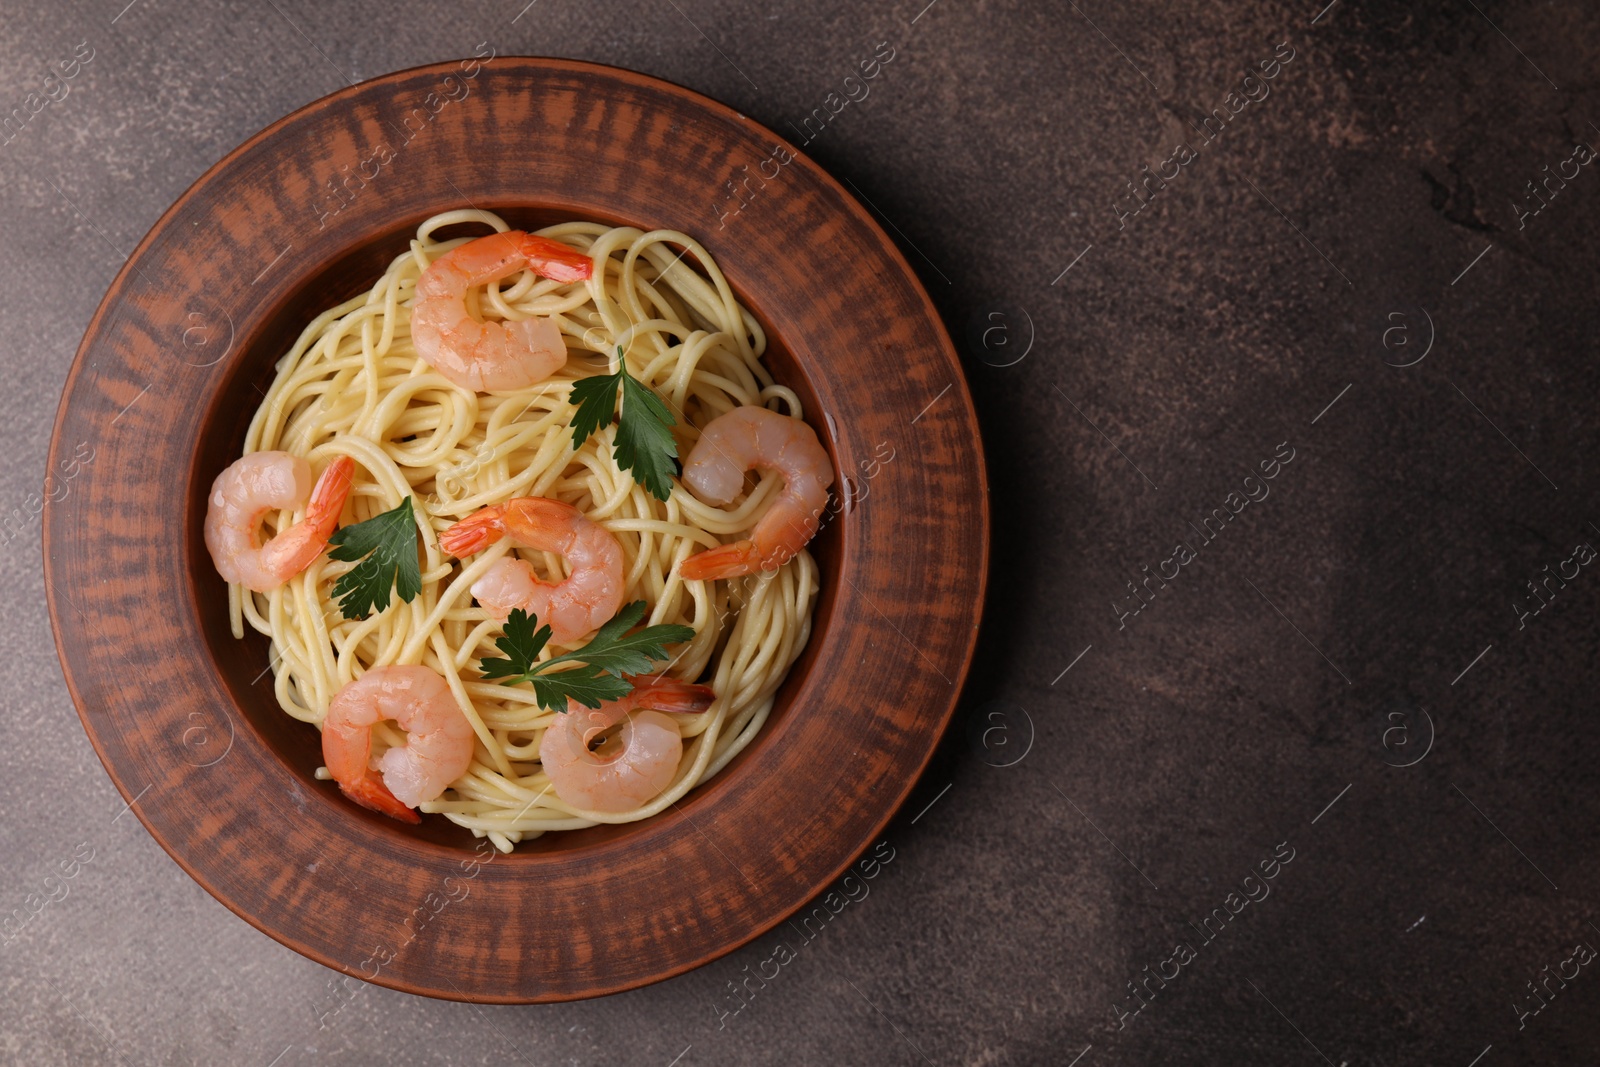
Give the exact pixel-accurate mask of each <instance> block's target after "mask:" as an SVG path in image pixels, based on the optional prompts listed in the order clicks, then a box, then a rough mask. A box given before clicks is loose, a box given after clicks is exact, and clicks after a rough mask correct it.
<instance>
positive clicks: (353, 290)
mask: <svg viewBox="0 0 1600 1067" xmlns="http://www.w3.org/2000/svg"><path fill="white" fill-rule="evenodd" d="M480 206H484V207H487V208H488V209H489V210H492V211H494V212H496V213H497V214H499V215H500V216H501V217H502V218H504V219H505V220H506V221H507V222H509V223H511V225H512V226H515V227H518V228H522V229H529V230H532V229H538V228H540V227H543V226H549V225H553V224H555V223H557V222H562V221H568V220H570V218H571V215H570V213H569V212H564V211H557V210H553V209H549V208H540V207H539V206H537V205H529V204H515V203H502V204H496V203H491V204H484V205H480ZM427 217H428V216H427V215H417V216H413V217H409V218H397V219H396V220H395V221H394V224H393V225H392V226H391V227H389V228H388V229H385V230H382V231H380V232H373V233H370V234H368V235H366V236H365V237H364V238H363V239H362V240H360V241H359V242H357V243H355V244H353V245H352V246H351V247H349V248H348V249H347V250H345V251H344V253H343V254H342V255H338V256H334V257H330V258H329V259H327V260H325V261H324V262H322V263H320V264H317V265H315V266H314V267H313V268H312V269H310V270H307V271H306V272H305V273H304V274H303V275H301V276H300V277H299V278H298V280H297V282H296V283H295V284H294V285H293V286H292V287H291V288H290V289H289V290H288V291H287V292H286V293H285V295H284V296H283V297H282V298H281V299H280V300H279V301H278V303H277V304H276V305H275V306H273V307H272V308H271V309H269V311H268V312H267V313H266V314H265V315H264V316H262V318H261V320H260V321H261V325H260V326H259V327H258V328H255V329H253V330H247V331H246V332H244V333H241V334H240V335H239V336H238V337H237V338H235V341H236V344H237V350H236V351H234V352H233V353H232V354H231V355H230V357H229V361H228V363H227V365H226V366H225V367H223V368H222V369H221V373H222V381H221V386H220V389H219V390H218V392H217V393H216V398H215V400H214V402H213V403H212V404H211V406H210V407H209V408H208V409H207V410H206V411H204V412H203V413H201V424H200V431H199V435H198V441H197V446H196V451H195V456H194V461H193V464H192V467H191V470H192V476H191V479H190V482H189V490H188V519H189V521H188V523H187V524H186V538H185V548H186V556H187V561H188V580H189V585H190V590H191V602H192V604H193V607H194V610H195V611H196V613H197V615H198V622H199V630H200V632H201V633H202V634H204V635H205V641H206V645H207V650H208V652H209V654H210V656H211V659H212V661H213V663H214V664H215V666H216V669H217V671H218V673H219V674H220V676H221V678H222V680H223V682H224V684H225V685H226V687H227V690H228V692H229V693H230V694H231V696H232V699H233V703H234V705H235V708H236V709H237V711H238V712H239V715H238V716H237V719H238V720H239V721H240V723H241V727H240V728H242V729H247V730H252V731H254V732H255V734H256V735H257V736H258V737H259V738H260V740H261V741H262V742H264V743H265V745H266V746H267V747H268V748H270V749H271V750H272V751H273V752H274V753H276V754H277V756H278V758H279V759H281V760H282V761H283V763H284V765H285V766H286V767H287V768H288V769H289V770H290V772H291V773H293V774H294V775H296V776H297V777H299V778H300V780H301V781H302V782H303V783H304V786H305V790H306V792H307V793H309V794H311V795H313V796H315V797H318V798H320V799H321V800H322V801H324V802H326V803H328V804H330V805H333V806H334V807H335V808H337V809H338V810H339V811H340V812H342V814H343V816H344V817H346V818H350V819H360V820H365V822H366V824H367V829H366V832H368V833H379V834H388V835H394V836H399V837H405V838H410V839H413V840H422V841H428V842H432V843H434V844H437V845H440V846H444V847H447V848H452V849H460V850H463V851H466V850H470V849H471V848H472V846H473V844H474V841H475V839H474V838H473V836H472V834H471V833H470V832H469V831H467V830H465V829H463V828H461V827H459V826H456V825H455V824H454V823H452V822H450V821H449V820H447V819H445V818H444V817H443V816H441V815H428V816H425V817H424V818H423V820H422V824H421V825H420V826H415V827H413V826H407V825H405V824H402V823H400V822H397V821H396V820H393V819H389V818H386V817H384V816H381V815H377V814H375V813H372V812H369V811H367V810H366V809H364V808H361V807H358V806H357V805H355V804H353V803H350V802H349V801H346V800H345V799H344V798H343V797H342V796H341V795H340V794H339V792H338V789H337V787H336V786H335V785H334V784H333V783H332V782H319V781H317V780H316V778H315V775H314V772H315V771H316V769H317V767H319V766H320V765H321V764H322V748H321V734H320V733H319V732H318V731H317V729H316V728H315V727H313V726H310V725H307V724H305V723H302V722H299V721H298V720H296V719H293V718H291V717H290V716H289V715H287V714H286V713H285V712H284V711H283V709H282V708H280V707H279V706H278V702H277V699H276V697H275V696H274V695H273V690H272V682H271V676H270V674H265V675H264V674H263V670H264V669H265V668H266V666H267V664H268V662H269V656H268V643H267V639H266V638H265V637H264V636H262V635H260V634H258V633H256V632H255V631H253V630H251V629H249V628H248V627H247V628H246V633H245V637H244V639H243V640H238V641H236V640H234V638H233V635H232V633H231V632H230V630H229V627H228V596H227V586H226V585H225V584H224V583H223V581H222V579H221V577H219V576H218V574H217V573H216V570H215V568H214V567H213V566H212V563H211V558H210V555H209V554H208V553H207V551H206V548H205V544H204V541H203V539H202V535H201V528H202V523H203V521H204V517H205V509H206V495H207V492H208V491H209V489H210V486H211V483H212V481H213V479H215V478H216V476H217V475H218V474H219V473H220V472H221V471H222V469H223V468H224V467H226V466H227V465H228V464H229V463H231V462H232V461H233V460H234V459H236V458H238V456H239V452H240V449H241V448H242V447H243V446H244V435H245V430H246V428H247V427H248V425H249V422H250V416H251V415H252V414H253V413H254V412H255V410H256V408H257V407H258V406H259V404H260V403H261V400H262V399H263V397H264V396H265V392H266V388H267V386H268V385H269V384H270V382H271V380H272V377H273V374H274V369H273V368H274V364H276V362H277V361H278V359H279V358H280V357H281V356H282V355H283V354H284V353H285V352H287V351H288V350H289V347H290V346H291V345H292V344H293V343H294V341H295V339H296V338H297V337H298V336H299V334H300V332H301V331H302V330H303V329H304V328H305V326H306V324H307V323H309V322H310V321H311V320H312V319H314V318H315V317H316V316H317V315H319V314H320V313H322V312H323V311H325V310H326V309H327V308H329V307H332V306H334V305H335V304H338V303H340V302H342V301H344V300H348V299H350V298H351V297H353V296H355V295H357V294H358V293H361V292H364V291H365V290H367V289H369V288H370V287H371V286H372V283H373V282H374V281H375V280H376V279H377V278H378V276H379V275H381V274H382V273H383V271H384V270H385V269H386V268H387V267H388V265H389V263H390V262H391V261H392V260H393V259H394V258H395V257H396V256H398V255H399V254H401V253H402V252H403V251H405V249H406V247H407V244H408V242H409V240H410V239H411V237H412V236H413V235H414V234H415V233H416V229H417V226H418V225H420V224H421V223H422V222H423V221H424V219H426V218H427ZM590 220H591V221H596V222H602V223H605V224H607V225H632V226H639V227H640V228H641V229H646V230H648V229H651V228H652V226H651V224H650V223H649V222H648V221H647V220H643V221H642V220H635V219H621V218H603V217H594V216H592V215H591V216H590ZM468 232H474V231H473V230H471V229H463V230H462V231H461V233H462V234H466V233H468ZM476 232H482V231H481V229H478V230H476ZM445 233H446V236H454V235H455V231H454V230H450V231H445ZM685 260H686V261H687V262H690V263H693V257H692V256H687V255H686V256H685ZM728 281H729V284H730V285H731V286H732V287H733V289H734V292H735V293H736V294H737V296H738V297H739V300H740V301H741V302H742V303H743V304H744V306H745V307H746V308H748V309H749V310H750V311H751V313H752V314H753V315H755V317H756V318H757V320H758V321H760V323H761V325H762V328H763V329H764V330H766V333H767V351H766V354H765V356H764V357H763V358H764V360H765V362H766V364H767V366H768V368H769V370H770V371H771V373H772V375H773V377H774V378H775V379H776V380H777V381H779V382H781V383H782V384H784V385H786V386H788V387H789V388H791V389H793V390H794V391H795V392H796V393H797V394H799V396H800V399H801V402H802V403H803V404H804V405H805V410H806V415H807V420H806V421H807V422H809V423H810V424H811V426H812V427H813V429H815V430H816V431H817V435H818V437H819V438H820V439H821V441H822V443H823V446H824V447H825V448H827V450H828V452H829V454H830V455H831V456H833V457H834V464H835V485H834V489H835V491H837V492H839V493H844V492H845V490H844V484H845V483H844V482H843V480H842V479H841V478H840V477H839V474H840V472H839V470H838V459H837V457H838V455H839V450H838V443H837V442H836V441H835V440H834V435H833V432H832V428H831V427H830V426H829V425H828V424H827V420H826V419H823V418H821V417H820V414H821V407H820V405H819V403H818V400H817V394H816V391H815V389H814V387H813V384H812V382H811V380H810V379H809V378H808V376H807V370H806V368H805V367H804V366H803V365H802V364H801V363H800V361H798V360H797V359H796V358H795V356H794V352H793V351H792V349H791V348H790V347H789V345H788V344H786V343H785V339H784V338H783V337H781V336H779V335H778V334H776V333H774V332H773V330H772V329H771V323H770V322H769V321H768V319H767V317H766V315H765V314H764V313H763V311H762V307H761V301H760V298H759V295H758V294H757V293H755V292H753V291H751V290H750V289H749V288H747V287H745V286H743V285H741V284H740V279H739V278H737V277H734V276H729V279H728ZM847 521H849V515H848V510H846V511H845V512H844V513H842V514H840V515H839V517H838V519H837V520H836V521H833V522H825V523H824V524H823V526H822V529H821V531H820V532H819V533H818V535H817V536H816V537H815V538H814V539H813V540H812V542H811V544H810V545H809V546H808V548H809V549H810V551H811V553H812V554H813V556H815V557H816V560H817V564H818V567H819V569H820V572H821V577H820V584H821V588H820V589H819V591H818V596H817V601H816V605H815V608H814V612H813V616H812V633H811V638H810V640H809V641H808V642H807V644H806V648H805V650H804V651H803V652H802V654H801V656H800V658H799V659H798V660H797V661H796V662H795V664H794V666H793V667H792V668H791V669H790V671H789V675H788V677H787V678H786V679H785V681H784V683H783V685H782V686H781V687H780V689H779V691H778V693H777V696H776V699H775V702H774V706H773V709H772V713H771V715H770V716H769V719H768V721H767V723H766V724H765V725H764V726H763V727H762V730H761V733H760V734H759V735H758V736H757V737H756V738H755V739H754V740H753V741H752V742H751V744H750V745H749V746H748V747H747V748H746V749H745V750H744V751H743V752H741V753H740V754H739V755H738V756H737V757H735V758H734V759H733V760H732V761H731V762H730V763H729V765H728V766H726V767H724V768H723V769H722V771H721V773H719V774H718V775H717V776H716V777H715V778H713V779H712V780H711V781H710V782H708V783H706V784H705V785H702V786H700V787H698V788H696V789H694V790H691V791H690V792H689V793H688V795H687V796H685V797H684V799H683V800H682V801H681V802H680V806H681V807H684V808H687V809H689V810H690V811H691V812H692V811H693V810H695V809H696V808H699V807H701V806H704V805H710V804H714V803H715V802H716V798H717V795H718V793H719V791H720V787H721V786H722V785H723V784H724V783H726V782H728V781H729V780H731V779H732V778H733V777H735V776H736V775H738V774H739V772H740V769H741V767H742V766H743V764H744V763H745V762H746V761H747V760H749V759H750V758H751V757H752V756H753V755H754V754H755V753H756V752H757V751H759V750H760V749H761V748H762V747H763V746H764V745H765V744H766V743H767V740H768V739H769V738H770V737H772V736H773V734H774V733H775V732H777V729H778V727H779V725H780V724H781V723H782V722H783V720H784V719H785V717H787V716H788V715H790V714H792V713H793V712H792V711H791V705H792V704H793V702H794V697H795V694H796V693H797V692H798V691H799V688H800V686H799V683H800V681H801V679H802V678H804V677H805V675H806V673H807V672H808V671H809V670H810V669H811V666H812V662H813V659H814V655H815V650H816V649H817V648H819V647H820V646H821V645H822V643H823V637H824V635H825V634H826V633H827V631H828V627H829V625H830V621H831V619H832V614H833V606H834V603H835V600H836V598H837V591H838V583H839V573H840V563H841V562H842V553H843V532H842V531H843V523H844V522H847ZM648 824H649V820H646V821H644V822H640V823H626V824H621V825H601V826H594V827H590V828H588V829H584V830H575V831H564V832H560V833H549V834H545V835H543V836H541V837H539V838H537V839H535V840H533V841H528V842H524V843H523V844H521V845H519V846H518V847H517V849H516V851H515V852H514V853H513V854H512V855H511V856H509V857H505V859H506V860H512V861H516V860H518V858H519V857H520V858H521V859H522V860H523V861H526V860H527V859H528V858H530V857H537V856H539V855H541V854H548V853H552V852H557V851H568V850H573V849H584V848H595V847H598V846H601V845H604V844H607V843H610V842H613V841H616V840H618V839H619V838H621V837H624V836H626V835H629V834H632V833H635V832H637V831H638V830H639V829H640V828H641V827H643V826H647V825H648ZM502 862H503V861H502Z"/></svg>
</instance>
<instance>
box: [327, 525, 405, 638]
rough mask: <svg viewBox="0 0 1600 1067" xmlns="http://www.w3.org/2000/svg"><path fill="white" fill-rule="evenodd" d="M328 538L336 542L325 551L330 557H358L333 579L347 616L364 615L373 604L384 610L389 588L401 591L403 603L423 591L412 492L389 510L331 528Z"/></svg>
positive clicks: (345, 560) (346, 559)
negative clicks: (335, 529) (350, 567)
mask: <svg viewBox="0 0 1600 1067" xmlns="http://www.w3.org/2000/svg"><path fill="white" fill-rule="evenodd" d="M328 543H329V544H330V545H336V546H338V547H336V548H334V550H333V551H331V552H329V553H328V555H329V557H330V558H332V559H336V560H339V561H340V562H341V563H355V562H356V561H357V560H360V561H361V562H360V563H359V564H358V565H357V566H356V567H355V568H353V569H352V570H349V571H346V572H345V573H344V574H342V575H340V576H339V580H338V581H337V582H335V583H333V595H334V597H335V598H336V599H338V601H339V612H340V614H342V615H343V616H344V617H345V618H347V619H359V618H362V617H364V616H366V615H367V614H369V613H370V612H371V611H372V609H373V608H377V609H378V610H379V611H382V610H384V609H385V608H387V607H388V606H389V597H390V593H391V591H393V592H396V593H399V594H400V599H401V600H404V601H406V602H407V603H409V602H410V601H411V600H412V599H413V598H415V597H416V595H417V594H418V593H420V592H422V568H421V566H420V565H419V564H418V563H417V520H416V515H415V513H414V512H413V511H412V509H411V498H410V497H406V498H405V499H404V500H402V501H400V506H399V507H397V508H395V509H394V510H393V511H386V512H384V513H383V514H382V515H374V516H373V517H372V518H370V519H368V520H367V521H366V522H358V523H356V524H355V525H353V526H346V527H344V528H342V529H340V530H337V531H335V532H334V535H333V536H332V537H330V538H328ZM363 556H365V557H366V558H365V559H362V557H363Z"/></svg>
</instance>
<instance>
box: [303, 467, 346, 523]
mask: <svg viewBox="0 0 1600 1067" xmlns="http://www.w3.org/2000/svg"><path fill="white" fill-rule="evenodd" d="M355 470H356V461H355V460H353V459H351V458H350V457H349V456H340V457H338V458H337V459H335V460H334V461H333V462H332V463H330V464H328V465H327V467H326V468H324V469H323V471H322V476H321V477H320V478H318V479H317V484H316V485H315V486H313V487H312V489H311V502H310V503H309V504H307V505H306V519H305V521H306V525H308V526H310V527H311V528H312V529H314V530H315V531H316V533H317V536H318V537H319V538H321V539H322V540H324V541H326V540H327V539H328V535H329V534H331V533H333V529H334V527H335V526H337V525H338V524H339V513H340V512H342V511H344V502H345V498H346V497H348V496H349V495H350V479H351V478H352V477H353V476H354V475H355Z"/></svg>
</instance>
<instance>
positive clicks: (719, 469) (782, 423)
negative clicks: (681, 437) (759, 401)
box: [678, 405, 833, 579]
mask: <svg viewBox="0 0 1600 1067" xmlns="http://www.w3.org/2000/svg"><path fill="white" fill-rule="evenodd" d="M755 467H768V468H771V469H772V470H776V471H778V472H779V473H781V474H782V475H783V477H784V481H785V483H786V484H785V485H784V487H783V492H782V493H780V494H779V496H778V499H777V500H775V501H773V502H772V505H771V506H770V507H769V508H767V511H766V513H765V514H764V515H762V516H761V518H760V519H759V520H758V521H757V522H756V525H755V529H753V530H752V531H750V536H749V537H748V538H747V539H745V540H742V541H734V542H731V543H730V544H726V545H720V546H718V547H717V548H712V549H707V550H706V551H704V552H700V553H697V554H696V555H693V556H690V557H689V558H688V559H686V560H684V561H683V564H682V566H680V567H679V568H678V573H679V574H681V575H683V577H685V578H689V579H698V578H733V577H736V576H738V575H741V574H750V573H752V572H754V571H758V570H772V569H774V568H776V567H780V566H782V565H783V564H785V563H787V562H788V561H789V560H790V559H792V558H794V555H795V553H797V552H799V551H800V550H801V549H802V548H804V547H805V545H806V542H807V541H809V540H811V536H812V535H813V534H815V533H816V532H817V526H818V525H819V524H820V523H821V521H822V511H823V509H824V508H825V507H827V504H828V486H830V485H832V484H833V463H832V461H831V460H829V459H828V453H827V452H825V451H824V450H823V448H822V444H821V442H819V441H818V440H817V433H816V431H815V430H813V429H812V428H811V427H810V426H807V425H806V424H805V423H804V422H802V421H801V420H799V419H794V418H790V417H789V416H787V415H779V414H778V413H777V412H775V411H769V410H767V409H766V408H763V407H754V406H751V405H745V406H744V407H737V408H734V409H733V410H732V411H730V412H728V413H727V414H724V415H719V416H717V417H716V418H714V419H712V420H711V422H709V423H708V424H707V425H706V428H705V429H704V430H702V431H700V440H698V441H696V442H695V444H694V447H693V448H691V449H690V450H689V459H688V462H686V463H685V464H684V465H683V481H684V484H686V485H687V486H688V487H689V488H690V489H691V490H692V491H693V492H694V495H695V496H697V497H699V498H700V499H701V500H703V501H705V502H706V503H707V504H711V505H714V506H716V507H726V506H727V505H728V504H731V503H732V502H733V499H734V498H735V497H736V496H738V495H739V492H740V490H742V489H743V488H744V475H745V472H746V471H748V470H751V469H753V468H755Z"/></svg>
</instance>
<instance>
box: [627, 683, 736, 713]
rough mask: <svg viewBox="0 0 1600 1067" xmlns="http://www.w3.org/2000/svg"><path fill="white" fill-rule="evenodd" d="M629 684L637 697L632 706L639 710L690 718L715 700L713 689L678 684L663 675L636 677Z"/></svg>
mask: <svg viewBox="0 0 1600 1067" xmlns="http://www.w3.org/2000/svg"><path fill="white" fill-rule="evenodd" d="M630 681H632V682H633V686H634V689H633V691H634V694H635V697H636V699H635V700H634V705H635V706H636V707H640V708H651V709H653V710H655V711H670V712H675V713H677V714H681V715H693V714H695V713H697V712H702V711H705V710H706V709H707V708H709V707H710V706H711V702H712V701H714V700H716V699H717V692H716V690H714V689H712V688H711V687H710V686H709V685H697V684H695V683H693V682H680V681H679V680H678V679H676V678H668V677H667V676H666V675H664V674H636V675H634V676H633V677H632V678H631V679H630Z"/></svg>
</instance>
